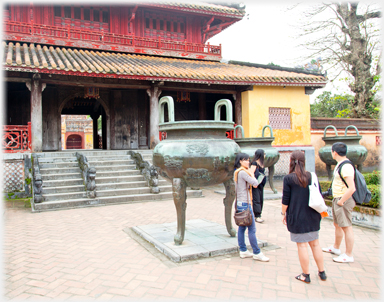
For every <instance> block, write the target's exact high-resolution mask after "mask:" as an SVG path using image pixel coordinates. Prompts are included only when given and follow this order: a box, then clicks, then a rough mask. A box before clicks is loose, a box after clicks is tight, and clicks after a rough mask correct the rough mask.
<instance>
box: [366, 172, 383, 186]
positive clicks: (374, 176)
mask: <svg viewBox="0 0 384 302" xmlns="http://www.w3.org/2000/svg"><path fill="white" fill-rule="evenodd" d="M363 175H364V179H365V181H366V183H367V185H380V178H381V173H380V171H373V172H372V173H364V174H363Z"/></svg>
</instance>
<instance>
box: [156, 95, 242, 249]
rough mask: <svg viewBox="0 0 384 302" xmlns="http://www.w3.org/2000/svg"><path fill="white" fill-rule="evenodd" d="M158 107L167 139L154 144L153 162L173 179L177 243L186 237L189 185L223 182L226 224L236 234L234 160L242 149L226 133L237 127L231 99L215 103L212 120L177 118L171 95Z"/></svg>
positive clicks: (163, 98)
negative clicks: (223, 112) (222, 115)
mask: <svg viewBox="0 0 384 302" xmlns="http://www.w3.org/2000/svg"><path fill="white" fill-rule="evenodd" d="M165 105H167V106H168V122H165V116H164V111H165V110H164V109H165V107H164V106H165ZM222 106H225V107H226V120H225V121H221V120H220V109H221V107H222ZM159 109H160V123H159V130H160V131H164V132H166V133H167V138H166V139H165V140H162V141H160V143H159V144H158V145H157V146H156V147H155V149H154V151H153V164H154V166H155V167H156V168H157V169H158V171H159V174H160V175H161V176H162V177H164V178H165V179H167V180H169V181H170V182H172V188H173V199H174V203H175V207H176V212H177V233H176V235H175V237H174V241H175V244H176V245H180V244H181V243H182V242H183V240H184V234H185V211H186V188H187V186H188V187H192V188H193V187H195V188H196V187H204V186H210V185H215V184H219V183H224V186H225V190H226V197H225V198H224V205H225V224H226V227H227V231H228V233H229V234H230V236H233V237H234V236H236V231H235V229H234V228H233V227H232V216H231V213H232V204H233V201H234V198H235V185H234V181H233V172H234V162H235V157H236V154H237V153H239V152H240V148H239V146H238V145H237V144H236V142H234V141H233V140H231V139H228V138H227V137H226V134H225V133H226V131H228V130H233V129H234V122H233V121H232V104H231V101H229V100H227V99H222V100H219V101H218V102H216V104H215V109H214V120H213V121H212V120H211V121H208V120H204V121H179V122H177V121H175V120H174V102H173V98H172V97H170V96H165V97H162V98H161V99H160V101H159Z"/></svg>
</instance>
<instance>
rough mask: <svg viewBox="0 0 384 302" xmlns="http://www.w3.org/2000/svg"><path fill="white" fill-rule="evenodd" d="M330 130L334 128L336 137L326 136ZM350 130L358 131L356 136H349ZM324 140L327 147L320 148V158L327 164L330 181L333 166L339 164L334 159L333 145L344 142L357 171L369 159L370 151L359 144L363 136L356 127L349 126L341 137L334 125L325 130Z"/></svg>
mask: <svg viewBox="0 0 384 302" xmlns="http://www.w3.org/2000/svg"><path fill="white" fill-rule="evenodd" d="M329 128H332V129H333V130H334V131H335V136H327V135H326V134H327V130H328V129H329ZM349 128H353V129H354V130H355V131H356V135H347V132H348V129H349ZM322 139H323V141H324V142H325V146H323V147H321V148H320V150H319V157H320V159H321V160H322V161H323V162H324V163H325V164H326V167H327V173H328V179H329V180H331V178H332V170H331V166H332V165H336V164H337V162H336V161H335V160H334V159H333V158H332V145H333V144H334V143H336V142H343V143H345V144H346V145H347V158H349V159H350V160H351V162H352V163H353V164H354V165H355V166H357V169H358V170H360V171H361V166H362V163H363V162H364V160H365V159H366V158H367V155H368V150H367V148H365V147H364V146H362V145H360V144H359V141H360V140H361V139H362V136H361V135H359V131H358V130H357V128H356V127H355V126H353V125H349V126H347V127H346V128H345V133H344V135H343V136H339V135H338V133H337V129H336V128H335V127H334V126H332V125H328V126H327V127H325V128H324V136H323V138H322Z"/></svg>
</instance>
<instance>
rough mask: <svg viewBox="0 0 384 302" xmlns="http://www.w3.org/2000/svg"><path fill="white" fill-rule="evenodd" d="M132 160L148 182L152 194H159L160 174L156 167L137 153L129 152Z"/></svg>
mask: <svg viewBox="0 0 384 302" xmlns="http://www.w3.org/2000/svg"><path fill="white" fill-rule="evenodd" d="M128 153H129V154H130V155H131V157H132V159H133V160H134V161H135V163H136V169H138V170H140V172H141V174H142V175H143V176H144V178H145V180H146V181H147V185H148V186H149V187H150V188H151V192H152V193H159V192H160V188H159V174H158V172H157V170H156V167H155V166H154V165H152V164H150V163H149V162H148V161H146V160H144V159H143V156H142V155H141V154H140V153H138V152H135V151H128Z"/></svg>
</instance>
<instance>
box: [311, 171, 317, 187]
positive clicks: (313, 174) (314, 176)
mask: <svg viewBox="0 0 384 302" xmlns="http://www.w3.org/2000/svg"><path fill="white" fill-rule="evenodd" d="M311 176H312V177H311V178H312V181H311V184H312V185H314V184H315V183H316V182H317V175H316V173H315V172H311Z"/></svg>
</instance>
